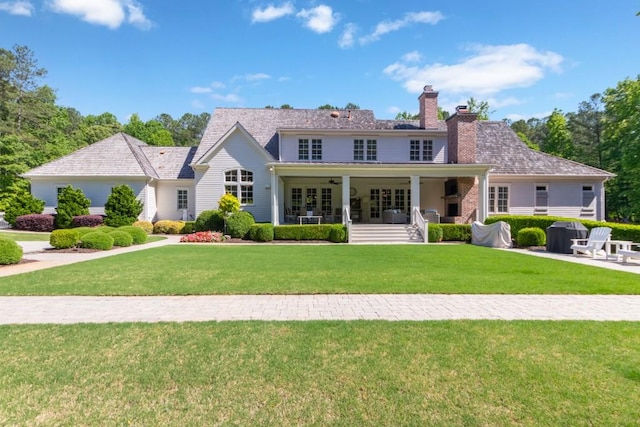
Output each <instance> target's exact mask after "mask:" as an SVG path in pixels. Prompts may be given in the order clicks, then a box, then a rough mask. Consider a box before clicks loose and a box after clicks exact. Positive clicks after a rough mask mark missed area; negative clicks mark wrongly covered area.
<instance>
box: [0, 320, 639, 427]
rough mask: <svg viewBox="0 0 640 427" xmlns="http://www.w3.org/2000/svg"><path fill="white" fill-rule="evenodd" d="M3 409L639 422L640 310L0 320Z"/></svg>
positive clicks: (312, 418)
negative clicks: (578, 314) (385, 318)
mask: <svg viewBox="0 0 640 427" xmlns="http://www.w3.org/2000/svg"><path fill="white" fill-rule="evenodd" d="M0 342H2V346H0V360H2V363H0V424H1V425H61V426H67V425H68V426H75V425H194V426H195V425H277V426H292V425H318V426H320V425H322V426H324V425H335V426H358V425H376V426H398V425H416V426H417V425H434V426H455V425H474V426H475V425H478V426H480V425H487V426H489V425H491V426H510V425H518V426H539V425H566V426H568V425H571V426H588V425H637V423H638V420H640V405H638V402H640V323H637V322H636V323H626V322H501V321H447V322H371V321H370V322H365V321H358V322H231V323H229V322H222V323H183V324H175V323H174V324H109V325H72V326H61V325H56V326H50V325H49V326H3V327H0Z"/></svg>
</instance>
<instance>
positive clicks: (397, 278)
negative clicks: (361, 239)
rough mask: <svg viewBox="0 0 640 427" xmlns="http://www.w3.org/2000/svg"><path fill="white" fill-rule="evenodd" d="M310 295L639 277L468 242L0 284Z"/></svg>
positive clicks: (234, 258)
mask: <svg viewBox="0 0 640 427" xmlns="http://www.w3.org/2000/svg"><path fill="white" fill-rule="evenodd" d="M69 256H74V254H69ZM316 293H321V294H324V293H327V294H331V293H373V294H375V293H449V294H463V293H471V294H493V293H497V294H640V275H637V274H631V273H624V272H618V271H612V270H606V269H602V268H596V267H590V266H584V265H579V264H573V263H569V262H562V261H557V260H549V259H542V258H538V257H534V256H528V255H524V254H520V253H516V252H509V251H501V250H496V249H489V248H484V247H478V246H472V245H370V246H365V245H362V246H361V245H317V246H314V245H233V244H220V245H201V246H199V245H170V246H165V247H161V248H155V249H148V250H144V251H138V252H132V253H127V254H121V255H116V256H112V257H107V258H102V259H98V260H94V261H89V262H83V263H78V264H72V265H67V266H63V267H58V268H53V269H47V270H41V271H35V272H32V273H26V274H21V275H17V276H10V277H4V278H2V281H0V295H213V294H316Z"/></svg>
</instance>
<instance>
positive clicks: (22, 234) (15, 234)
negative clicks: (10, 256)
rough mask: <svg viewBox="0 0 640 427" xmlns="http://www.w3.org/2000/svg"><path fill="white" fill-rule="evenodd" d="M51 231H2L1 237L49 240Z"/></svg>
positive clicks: (35, 240)
mask: <svg viewBox="0 0 640 427" xmlns="http://www.w3.org/2000/svg"><path fill="white" fill-rule="evenodd" d="M50 234H51V233H32V232H28V231H0V237H4V238H6V239H9V240H14V241H16V242H48V241H49V236H50Z"/></svg>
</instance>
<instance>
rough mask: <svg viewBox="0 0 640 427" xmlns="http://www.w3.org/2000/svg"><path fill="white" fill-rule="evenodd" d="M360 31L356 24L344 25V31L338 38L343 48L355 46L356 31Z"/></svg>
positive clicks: (339, 44)
mask: <svg viewBox="0 0 640 427" xmlns="http://www.w3.org/2000/svg"><path fill="white" fill-rule="evenodd" d="M357 31H358V27H357V26H356V25H355V24H352V23H348V24H347V25H345V26H344V31H343V32H342V34H341V35H340V38H339V39H338V46H340V47H341V48H342V49H347V48H350V47H351V46H353V44H354V43H355V38H356V32H357Z"/></svg>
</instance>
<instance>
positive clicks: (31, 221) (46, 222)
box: [16, 214, 54, 231]
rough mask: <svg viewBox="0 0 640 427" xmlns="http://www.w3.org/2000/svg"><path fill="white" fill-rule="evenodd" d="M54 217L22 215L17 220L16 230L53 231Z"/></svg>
mask: <svg viewBox="0 0 640 427" xmlns="http://www.w3.org/2000/svg"><path fill="white" fill-rule="evenodd" d="M53 226H54V217H53V215H48V214H30V215H21V216H19V217H18V218H16V228H17V229H18V230H27V231H53Z"/></svg>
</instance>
